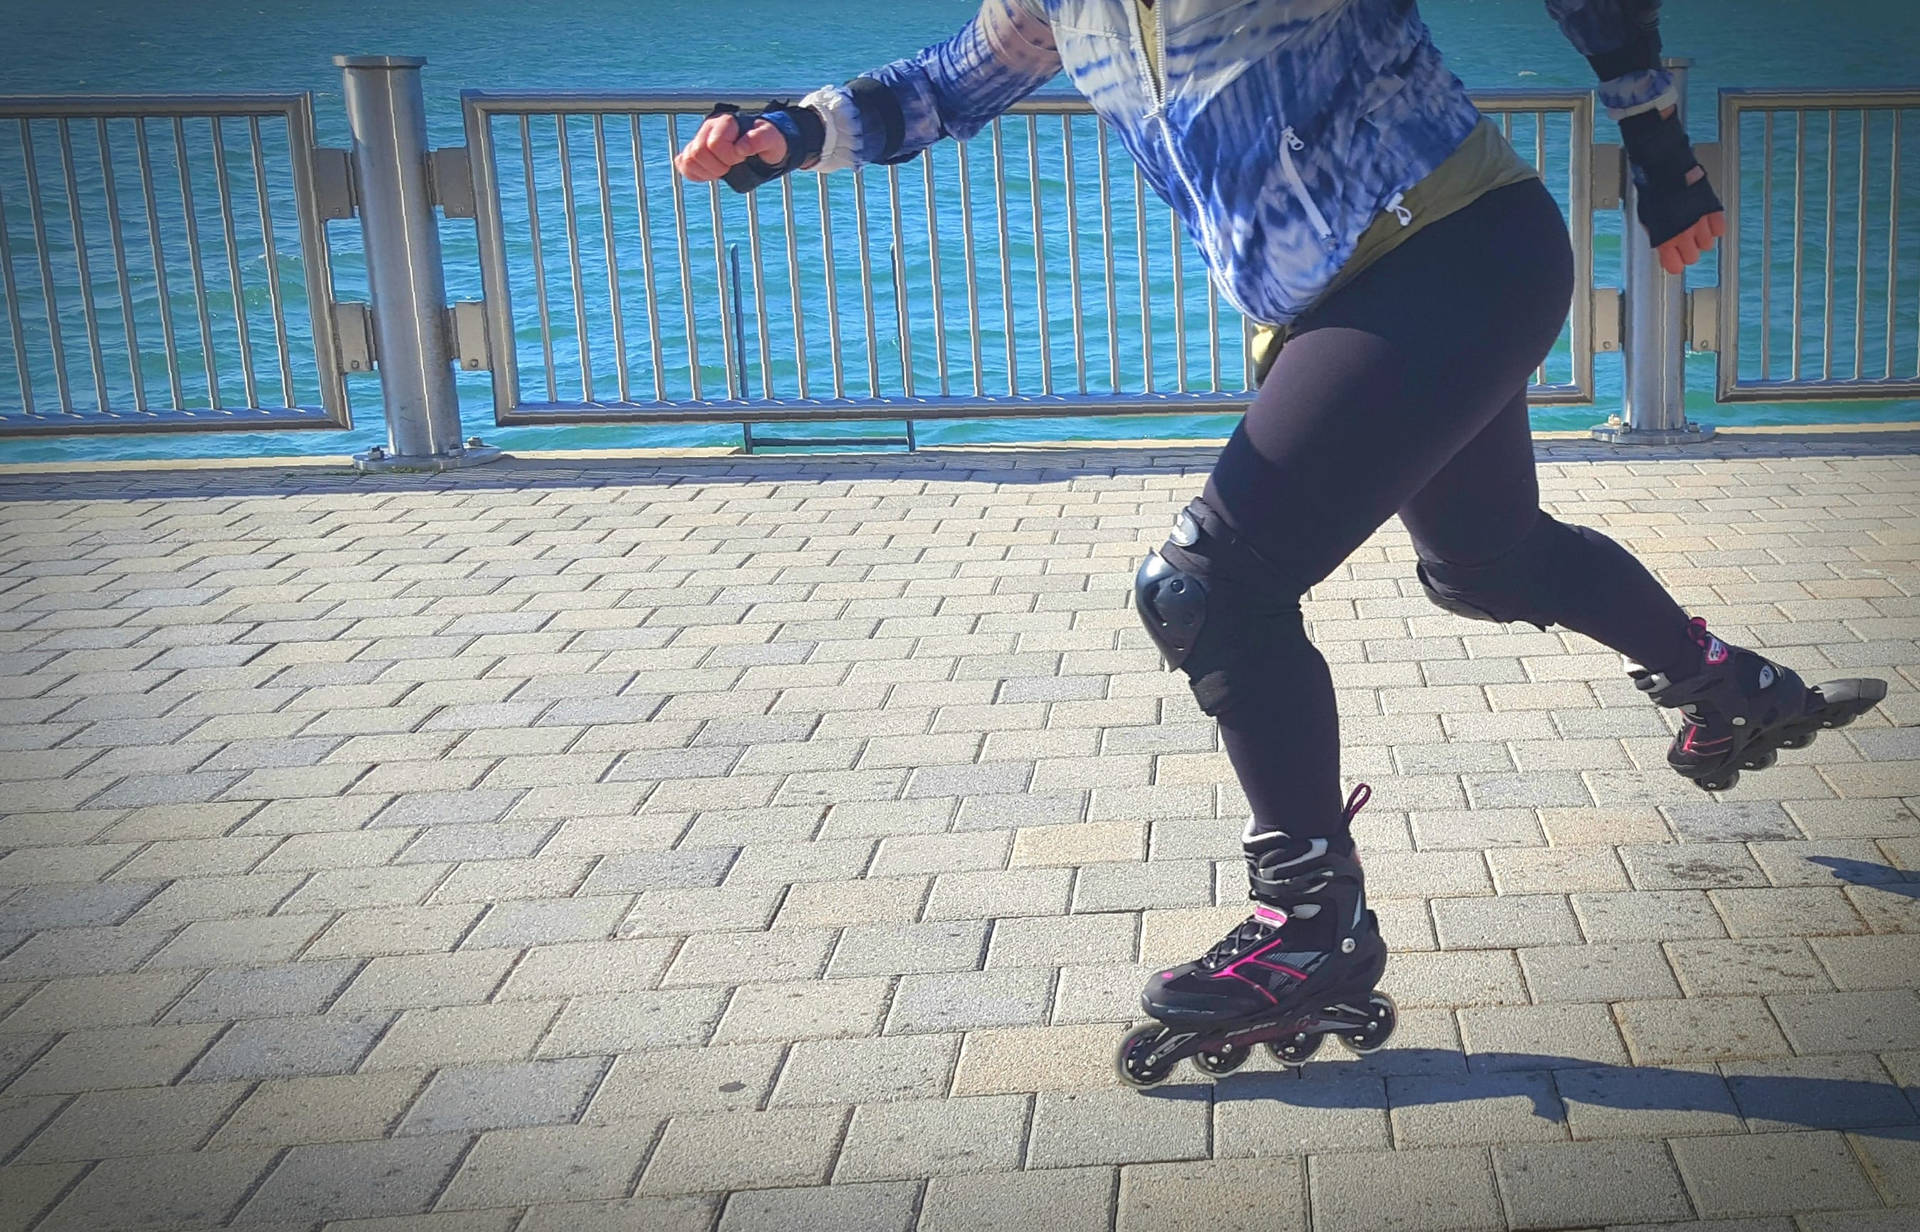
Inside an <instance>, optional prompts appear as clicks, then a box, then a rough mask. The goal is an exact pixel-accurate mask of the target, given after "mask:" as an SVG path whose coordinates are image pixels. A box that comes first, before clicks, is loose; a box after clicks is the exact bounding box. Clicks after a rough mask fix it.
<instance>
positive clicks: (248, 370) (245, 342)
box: [209, 116, 260, 407]
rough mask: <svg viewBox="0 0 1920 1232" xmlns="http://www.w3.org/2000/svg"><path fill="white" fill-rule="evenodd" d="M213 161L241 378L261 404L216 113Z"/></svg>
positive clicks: (253, 403)
mask: <svg viewBox="0 0 1920 1232" xmlns="http://www.w3.org/2000/svg"><path fill="white" fill-rule="evenodd" d="M209 123H211V124H212V125H213V161H214V166H215V173H214V179H213V184H214V189H215V191H216V193H217V194H218V196H219V199H220V227H221V230H222V232H223V233H224V238H225V239H226V244H227V285H228V287H229V288H230V289H231V290H232V292H233V324H234V331H235V333H236V334H238V335H239V340H240V381H241V387H242V388H243V389H245V391H246V395H247V406H248V407H258V406H259V405H260V387H259V383H258V381H257V380H256V379H255V378H254V373H253V331H252V330H250V329H249V328H248V327H247V293H246V288H245V286H244V285H242V282H241V277H240V239H239V237H238V236H237V235H235V234H234V230H233V224H234V217H233V185H232V183H231V182H230V181H231V177H230V176H229V175H228V174H227V142H226V138H225V136H224V135H223V134H222V133H221V131H220V129H221V127H222V125H221V117H219V116H214V117H213V118H212V119H211V120H210V121H209Z"/></svg>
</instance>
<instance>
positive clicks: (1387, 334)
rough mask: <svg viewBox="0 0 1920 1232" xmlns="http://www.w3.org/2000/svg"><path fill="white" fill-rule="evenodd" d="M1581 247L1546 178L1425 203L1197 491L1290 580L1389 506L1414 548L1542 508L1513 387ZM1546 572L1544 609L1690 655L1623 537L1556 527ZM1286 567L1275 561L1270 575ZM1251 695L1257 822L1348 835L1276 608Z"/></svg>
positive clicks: (1554, 316)
mask: <svg viewBox="0 0 1920 1232" xmlns="http://www.w3.org/2000/svg"><path fill="white" fill-rule="evenodd" d="M1572 289H1573V258H1572V251H1571V248H1570V246H1569V244H1568V239H1567V230H1566V224H1565V222H1564V221H1563V220H1562V218H1561V215H1560V210H1559V207H1558V206H1557V205H1556V204H1555V203H1554V201H1553V198H1552V197H1551V196H1550V195H1549V194H1548V193H1547V190H1546V188H1545V186H1543V185H1542V184H1541V183H1540V182H1539V181H1538V180H1528V181H1525V182H1523V183H1520V184H1514V185H1510V186H1508V187H1506V188H1502V189H1498V190H1495V191H1494V192H1491V193H1488V194H1486V195H1485V196H1483V197H1481V198H1480V199H1479V200H1478V201H1476V202H1474V203H1473V204H1472V205H1470V206H1468V207H1467V208H1465V209H1463V210H1461V211H1459V212H1458V213H1455V214H1453V215H1451V216H1449V217H1447V218H1444V219H1441V220H1440V221H1438V222H1435V223H1434V224H1432V225H1431V226H1429V227H1427V228H1425V229H1424V230H1422V231H1421V232H1420V233H1419V234H1418V235H1416V236H1413V237H1412V238H1411V239H1409V240H1408V241H1407V242H1406V243H1405V244H1403V245H1401V246H1400V247H1399V248H1397V249H1395V250H1394V251H1393V252H1391V253H1389V254H1388V255H1387V256H1386V257H1384V258H1382V259H1381V260H1380V261H1379V262H1377V263H1376V264H1375V265H1373V266H1372V267H1370V268H1369V269H1367V270H1366V271H1365V272H1364V273H1362V274H1361V275H1360V276H1359V277H1358V278H1356V279H1355V280H1354V281H1353V282H1352V283H1350V284H1349V285H1347V286H1346V287H1344V288H1343V289H1341V291H1340V292H1339V293H1337V294H1336V295H1334V296H1332V297H1331V298H1329V299H1328V300H1327V301H1326V302H1325V303H1324V304H1321V305H1319V306H1317V307H1316V308H1315V309H1314V310H1313V311H1311V312H1310V313H1308V314H1307V315H1306V316H1305V317H1303V318H1302V319H1301V320H1300V321H1299V322H1298V325H1297V329H1296V331H1295V333H1294V334H1293V336H1292V337H1291V339H1290V340H1289V341H1288V342H1287V344H1286V347H1285V349H1283V350H1282V351H1281V353H1280V356H1279V358H1278V360H1277V361H1276V362H1275V364H1274V366H1273V369H1272V371H1271V372H1269V373H1268V375H1267V377H1266V379H1265V381H1264V382H1263V383H1262V384H1261V387H1260V391H1259V394H1258V395H1257V396H1256V397H1255V399H1254V401H1253V405H1252V406H1251V407H1250V408H1249V409H1248V411H1247V414H1246V417H1245V419H1244V420H1243V421H1242V422H1241V424H1240V426H1239V427H1238V428H1237V429H1236V430H1235V432H1234V434H1233V437H1232V439H1231V440H1229V441H1228V442H1227V445H1226V448H1225V449H1224V450H1223V451H1222V453H1221V455H1220V460H1219V463H1218V464H1217V465H1216V466H1215V468H1214V472H1213V475H1212V478H1211V479H1209V480H1208V482H1207V487H1206V492H1205V500H1206V502H1207V503H1208V504H1209V505H1211V506H1212V507H1213V508H1214V509H1215V510H1217V511H1218V512H1219V514H1220V515H1221V516H1222V517H1224V518H1225V520H1226V521H1227V523H1228V524H1229V525H1230V526H1231V527H1232V528H1233V529H1234V530H1236V531H1238V532H1239V533H1240V534H1241V535H1242V536H1244V537H1245V538H1246V539H1247V540H1248V541H1249V542H1250V544H1251V545H1252V546H1253V547H1254V548H1255V549H1256V550H1257V551H1258V552H1259V554H1260V556H1261V557H1262V558H1264V560H1265V562H1266V563H1267V564H1268V565H1269V566H1271V572H1270V574H1269V577H1268V579H1266V580H1269V581H1271V582H1273V583H1274V584H1275V588H1277V591H1278V593H1279V596H1280V602H1281V603H1282V604H1286V603H1287V602H1289V599H1288V596H1290V597H1291V599H1290V602H1291V604H1292V606H1293V608H1294V610H1295V611H1297V607H1298V600H1299V597H1300V596H1301V595H1304V594H1305V593H1306V591H1307V589H1308V588H1309V587H1311V586H1312V585H1314V584H1315V583H1317V582H1319V581H1321V580H1322V579H1324V578H1325V577H1326V576H1327V575H1328V574H1330V573H1332V572H1333V570H1334V569H1335V568H1336V567H1337V566H1338V565H1339V564H1340V562H1341V561H1343V560H1345V559H1346V558H1347V556H1348V555H1349V554H1350V553H1351V552H1352V551H1353V550H1354V549H1355V548H1357V547H1359V546H1360V544H1361V543H1362V542H1364V541H1365V540H1366V538H1367V537H1368V536H1369V535H1371V534H1372V533H1373V531H1374V530H1375V529H1376V528H1377V527H1379V526H1380V525H1381V524H1382V523H1383V522H1385V521H1386V520H1387V519H1388V518H1389V517H1391V516H1392V515H1393V514H1394V513H1396V512H1397V513H1399V515H1400V518H1401V521H1402V522H1404V523H1405V525H1406V527H1407V530H1408V531H1409V532H1410V533H1411V534H1412V536H1413V542H1414V546H1415V549H1416V550H1417V552H1418V553H1419V555H1420V557H1421V558H1422V559H1423V560H1429V561H1439V562H1446V563H1448V564H1454V565H1476V564H1480V563H1483V562H1487V561H1492V560H1495V559H1496V558H1499V557H1501V556H1503V555H1504V554H1506V553H1508V552H1510V551H1512V550H1513V549H1514V548H1515V547H1516V546H1517V545H1519V543H1520V541H1521V539H1522V538H1523V537H1524V536H1526V535H1527V533H1528V531H1529V530H1530V529H1532V528H1533V526H1534V524H1535V522H1536V520H1537V519H1538V518H1539V517H1540V516H1541V515H1540V511H1539V501H1540V489H1539V483H1538V480H1537V478H1536V476H1535V474H1534V461H1533V440H1532V435H1531V429H1530V426H1529V423H1528V419H1527V402H1526V386H1527V382H1528V380H1529V378H1530V376H1531V374H1532V373H1533V371H1534V370H1535V369H1536V368H1537V367H1538V366H1539V364H1540V361H1541V359H1542V358H1543V357H1544V356H1545V355H1546V354H1547V351H1548V349H1549V348H1550V347H1551V345H1552V343H1553V340H1554V339H1555V338H1556V337H1557V336H1558V335H1559V332H1560V327H1561V325H1562V323H1563V322H1564V321H1565V319H1566V315H1567V306H1568V303H1569V302H1570V299H1571V295H1572ZM1566 538H1567V547H1566V549H1565V550H1564V551H1563V552H1560V553H1559V556H1561V557H1563V558H1561V559H1555V560H1554V561H1553V562H1552V564H1553V567H1552V568H1550V569H1544V570H1537V571H1536V572H1538V573H1546V574H1551V576H1550V577H1547V578H1544V579H1542V586H1541V591H1542V593H1543V595H1544V596H1545V599H1544V600H1543V601H1544V602H1545V603H1546V605H1547V608H1548V610H1549V611H1550V613H1551V616H1552V620H1553V622H1554V623H1557V624H1560V625H1564V626H1565V627H1567V628H1570V629H1573V630H1576V631H1577V632H1580V633H1584V634H1586V635H1587V636H1589V637H1591V638H1593V639H1595V640H1596V641H1599V642H1601V643H1603V644H1605V645H1607V646H1610V647H1612V648H1613V649H1615V650H1617V651H1619V652H1621V653H1622V654H1624V655H1627V656H1628V657H1630V658H1632V659H1634V660H1636V661H1637V662H1639V663H1641V664H1644V665H1646V666H1647V667H1649V668H1652V669H1654V670H1667V669H1670V668H1674V667H1676V666H1678V665H1681V664H1682V663H1684V662H1685V661H1686V657H1687V656H1688V655H1689V654H1694V653H1697V652H1695V651H1694V649H1693V643H1692V641H1691V639H1690V638H1689V637H1688V633H1687V618H1686V616H1685V614H1684V613H1683V612H1682V611H1681V609H1680V608H1679V606H1678V605H1677V604H1675V603H1674V601H1673V599H1672V598H1671V597H1670V596H1669V595H1668V594H1667V592H1666V591H1665V589H1664V588H1662V587H1661V585H1660V583H1659V582H1657V581H1655V580H1654V578H1653V576H1652V575H1651V574H1649V573H1648V572H1647V570H1646V569H1645V568H1644V567H1643V566H1642V565H1641V564H1640V563H1639V562H1638V561H1636V560H1635V559H1634V558H1633V557H1632V556H1630V555H1629V554H1628V553H1627V552H1626V551H1625V550H1623V549H1622V548H1620V547H1619V546H1618V545H1617V544H1615V543H1613V542H1612V541H1611V540H1609V539H1607V538H1605V537H1604V536H1602V535H1599V534H1598V533H1596V532H1593V531H1590V530H1582V531H1580V532H1579V533H1578V534H1577V535H1574V536H1567V537H1566ZM1275 575H1277V576H1275ZM1265 627H1266V628H1267V629H1269V630H1272V629H1279V630H1282V632H1280V633H1278V634H1275V635H1273V637H1274V640H1275V641H1277V642H1278V643H1280V644H1278V645H1270V646H1268V647H1266V648H1265V649H1264V651H1263V653H1262V658H1264V659H1266V660H1267V664H1266V670H1262V671H1261V672H1260V678H1261V679H1262V680H1263V681H1265V682H1267V683H1266V684H1265V686H1264V687H1263V690H1262V692H1263V694H1271V695H1263V696H1261V697H1260V698H1259V699H1258V702H1257V703H1256V704H1236V705H1234V706H1233V707H1231V708H1230V709H1229V710H1228V711H1227V712H1226V713H1224V714H1222V715H1220V726H1221V733H1222V739H1223V741H1224V743H1225V745H1226V750H1227V754H1228V756H1229V758H1230V759H1231V760H1232V762H1233V767H1234V771H1235V773H1236V774H1237V775H1238V776H1239V779H1240V783H1241V786H1242V787H1243V788H1244V789H1245V791H1246V794H1247V797H1248V799H1249V801H1250V802H1251V803H1252V806H1253V819H1254V826H1255V828H1256V829H1257V830H1267V829H1283V830H1286V831H1288V832H1289V833H1292V834H1297V835H1302V836H1339V835H1342V834H1344V832H1345V823H1344V820H1343V819H1342V818H1341V815H1340V803H1341V801H1340V773H1339V766H1340V762H1339V726H1338V722H1339V721H1338V718H1337V716H1336V713H1335V709H1334V693H1333V681H1332V677H1331V676H1330V674H1329V673H1328V670H1327V664H1326V660H1325V659H1323V658H1321V656H1320V653H1319V652H1318V651H1317V650H1315V649H1314V648H1313V645H1312V644H1311V643H1310V642H1309V641H1308V640H1307V637H1306V633H1305V630H1304V628H1302V626H1301V623H1300V621H1299V620H1298V619H1297V617H1296V618H1294V619H1292V620H1291V621H1280V622H1270V623H1268V624H1267V625H1266V626H1265Z"/></svg>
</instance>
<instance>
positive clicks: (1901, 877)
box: [1807, 856, 1920, 898]
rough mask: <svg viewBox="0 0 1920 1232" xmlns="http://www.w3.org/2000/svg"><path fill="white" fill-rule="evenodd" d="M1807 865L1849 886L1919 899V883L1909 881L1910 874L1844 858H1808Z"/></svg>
mask: <svg viewBox="0 0 1920 1232" xmlns="http://www.w3.org/2000/svg"><path fill="white" fill-rule="evenodd" d="M1807 863H1809V864H1818V865H1819V866H1820V867H1822V868H1824V869H1827V870H1829V871H1831V872H1832V873H1833V875H1834V876H1835V877H1837V878H1839V879H1840V880H1841V881H1844V882H1846V883H1847V884H1849V885H1857V886H1873V887H1874V888H1875V889H1879V890H1886V891H1887V892H1888V893H1891V894H1900V895H1903V896H1905V897H1907V898H1920V881H1909V880H1907V878H1910V877H1912V876H1913V875H1914V874H1912V873H1904V872H1901V871H1900V870H1899V869H1897V868H1892V867H1890V866H1888V865H1885V864H1870V863H1868V862H1867V861H1865V860H1849V859H1848V858H1846V857H1845V856H1808V857H1807Z"/></svg>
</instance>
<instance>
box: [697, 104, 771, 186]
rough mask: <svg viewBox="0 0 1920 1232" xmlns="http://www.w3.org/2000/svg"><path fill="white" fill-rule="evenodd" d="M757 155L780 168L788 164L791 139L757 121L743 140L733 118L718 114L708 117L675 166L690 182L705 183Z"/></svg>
mask: <svg viewBox="0 0 1920 1232" xmlns="http://www.w3.org/2000/svg"><path fill="white" fill-rule="evenodd" d="M755 155H758V156H759V157H760V158H762V159H764V160H765V161H767V162H769V163H772V164H774V165H776V166H778V165H779V164H780V163H783V162H785V161H786V158H787V139H786V138H785V137H784V136H782V135H781V133H780V130H779V129H777V128H775V127H774V126H773V125H771V124H769V123H767V122H766V121H765V120H755V121H754V122H753V127H752V128H750V129H748V130H747V133H746V135H745V136H744V137H743V136H741V135H740V125H739V122H738V121H736V120H735V119H734V118H733V116H731V115H716V116H709V117H707V122H706V123H704V124H702V125H701V126H700V131H699V132H697V133H695V134H694V135H693V139H692V140H691V141H689V142H687V144H686V147H685V148H684V149H682V150H681V151H680V153H678V154H676V155H675V156H674V159H673V165H674V167H675V169H676V170H678V171H679V172H680V174H681V175H683V176H685V177H686V178H687V179H689V180H692V181H693V182H694V183H696V184H704V183H706V182H707V181H709V180H717V179H719V178H720V177H722V176H724V175H725V174H726V173H727V172H729V171H731V170H733V169H734V168H735V167H737V166H739V165H740V164H741V163H743V162H746V161H747V160H748V159H749V158H752V157H754V156H755Z"/></svg>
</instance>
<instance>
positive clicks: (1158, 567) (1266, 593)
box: [1133, 500, 1306, 715]
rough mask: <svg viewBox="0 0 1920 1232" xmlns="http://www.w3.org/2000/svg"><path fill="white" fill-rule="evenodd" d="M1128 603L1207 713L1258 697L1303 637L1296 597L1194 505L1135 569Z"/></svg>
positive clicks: (1247, 548)
mask: <svg viewBox="0 0 1920 1232" xmlns="http://www.w3.org/2000/svg"><path fill="white" fill-rule="evenodd" d="M1133 605H1134V611H1135V612H1136V613H1138V615H1139V617H1140V623H1141V624H1142V625H1144V626H1145V627H1146V630H1147V636H1148V637H1150V638H1152V639H1153V643H1154V645H1155V646H1157V647H1159V648H1160V654H1161V657H1162V658H1164V659H1165V660H1166V662H1167V666H1168V667H1169V668H1175V669H1178V670H1180V671H1183V672H1185V673H1186V674H1187V679H1188V681H1189V683H1190V684H1191V686H1192V688H1193V696H1194V700H1195V701H1197V702H1198V703H1199V704H1200V709H1201V711H1202V712H1203V713H1205V714H1208V715H1220V714H1223V713H1225V712H1226V711H1227V710H1229V709H1231V708H1232V707H1233V706H1234V705H1236V704H1237V703H1239V702H1240V701H1243V700H1247V699H1250V698H1257V697H1259V696H1262V695H1264V694H1265V693H1266V692H1267V689H1266V685H1265V681H1266V680H1267V678H1268V677H1269V675H1270V674H1271V673H1272V672H1273V671H1274V670H1275V665H1276V664H1277V663H1278V662H1279V661H1280V660H1281V659H1282V658H1283V657H1284V654H1285V652H1286V650H1287V649H1288V645H1287V643H1288V639H1289V638H1290V637H1292V638H1298V639H1300V640H1302V641H1304V640H1305V638H1306V628H1305V625H1304V623H1303V622H1302V620H1301V617H1300V600H1299V596H1298V595H1289V594H1287V593H1286V588H1285V586H1284V583H1281V582H1279V581H1278V580H1277V579H1276V578H1274V577H1273V576H1272V571H1271V570H1269V569H1268V568H1267V567H1266V565H1265V562H1263V561H1262V560H1260V558H1259V555H1258V553H1257V552H1254V551H1253V549H1252V548H1251V547H1250V546H1249V545H1247V544H1245V543H1244V542H1242V541H1241V540H1240V539H1239V537H1238V536H1237V535H1234V534H1233V532H1232V531H1231V530H1229V529H1228V528H1227V527H1226V526H1225V524H1224V523H1223V522H1221V521H1220V520H1219V517H1218V515H1217V514H1214V513H1213V512H1212V510H1210V509H1208V508H1207V507H1206V506H1205V505H1204V503H1203V502H1201V501H1198V500H1196V501H1194V503H1193V504H1192V505H1191V506H1189V507H1188V508H1187V509H1185V510H1182V511H1181V513H1180V516H1179V518H1178V519H1177V520H1176V521H1175V523H1174V530H1173V535H1172V536H1171V537H1170V538H1169V539H1168V540H1167V541H1166V543H1164V544H1163V545H1161V547H1160V550H1159V551H1157V552H1149V553H1147V558H1146V559H1145V560H1144V561H1142V562H1141V563H1140V569H1139V571H1138V572H1137V573H1135V574H1134V578H1133Z"/></svg>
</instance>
